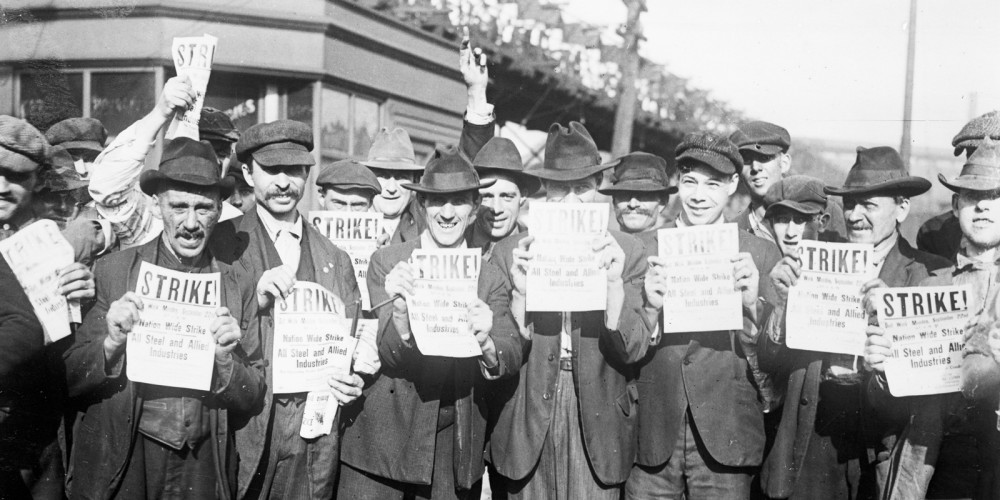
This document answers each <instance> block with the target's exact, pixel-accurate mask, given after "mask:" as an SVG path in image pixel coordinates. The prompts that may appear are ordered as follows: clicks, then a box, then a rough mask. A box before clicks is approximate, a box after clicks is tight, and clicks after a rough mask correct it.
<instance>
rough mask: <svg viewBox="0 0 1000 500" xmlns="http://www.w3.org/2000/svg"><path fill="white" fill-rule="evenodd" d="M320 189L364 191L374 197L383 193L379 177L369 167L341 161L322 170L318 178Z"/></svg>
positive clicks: (350, 161)
mask: <svg viewBox="0 0 1000 500" xmlns="http://www.w3.org/2000/svg"><path fill="white" fill-rule="evenodd" d="M316 185H317V186H319V187H320V188H337V189H363V190H365V191H370V192H371V193H372V194H373V195H376V194H379V193H381V192H382V185H381V184H379V182H378V177H375V174H373V173H372V171H371V170H369V169H368V167H366V166H364V165H362V164H360V163H358V162H356V161H354V160H340V161H337V162H333V163H330V164H327V165H323V166H322V167H321V168H320V171H319V175H318V176H317V177H316Z"/></svg>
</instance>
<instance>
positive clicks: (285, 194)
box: [243, 161, 309, 219]
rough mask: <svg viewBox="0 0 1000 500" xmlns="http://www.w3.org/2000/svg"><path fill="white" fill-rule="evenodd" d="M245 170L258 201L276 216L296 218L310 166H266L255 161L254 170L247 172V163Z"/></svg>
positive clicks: (279, 217)
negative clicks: (297, 207)
mask: <svg viewBox="0 0 1000 500" xmlns="http://www.w3.org/2000/svg"><path fill="white" fill-rule="evenodd" d="M243 171H244V173H245V174H249V177H250V178H249V179H247V183H249V184H250V185H251V186H253V192H254V196H255V197H256V198H257V203H259V204H261V205H263V206H264V208H265V209H266V210H267V211H268V212H270V213H271V215H274V216H275V218H278V219H281V217H291V218H292V219H294V216H295V205H297V204H298V203H299V199H301V198H302V193H303V188H305V185H306V177H308V175H309V167H307V166H305V165H279V166H275V167H265V166H263V165H261V164H259V163H257V162H256V161H254V162H253V172H247V166H246V165H244V166H243Z"/></svg>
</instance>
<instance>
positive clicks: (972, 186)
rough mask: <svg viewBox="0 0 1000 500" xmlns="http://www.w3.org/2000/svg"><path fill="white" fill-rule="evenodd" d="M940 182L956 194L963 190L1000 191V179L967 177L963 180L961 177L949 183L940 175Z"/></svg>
mask: <svg viewBox="0 0 1000 500" xmlns="http://www.w3.org/2000/svg"><path fill="white" fill-rule="evenodd" d="M938 182H940V183H941V184H942V185H944V187H946V188H948V189H950V190H952V191H954V192H956V193H957V192H959V191H961V190H963V189H964V190H968V191H996V190H998V189H1000V179H996V178H992V179H991V178H988V177H979V176H976V177H972V176H965V178H962V177H961V176H960V177H957V178H956V179H955V180H952V181H949V180H948V179H946V178H945V176H944V174H938Z"/></svg>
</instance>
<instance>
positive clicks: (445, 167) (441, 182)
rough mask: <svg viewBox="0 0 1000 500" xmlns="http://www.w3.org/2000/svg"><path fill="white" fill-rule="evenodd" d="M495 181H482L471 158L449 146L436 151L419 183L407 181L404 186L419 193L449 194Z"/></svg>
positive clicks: (477, 188) (476, 189) (472, 189)
mask: <svg viewBox="0 0 1000 500" xmlns="http://www.w3.org/2000/svg"><path fill="white" fill-rule="evenodd" d="M495 183H496V179H490V180H488V181H480V180H479V174H477V173H476V169H474V168H472V164H471V163H469V160H467V159H465V157H464V156H462V154H461V152H459V150H458V148H456V147H454V146H448V147H446V148H439V149H437V150H435V151H434V156H433V157H432V158H431V160H430V161H429V162H428V163H427V168H426V169H424V175H423V176H422V177H421V178H420V183H419V184H417V183H412V182H407V183H404V184H402V186H403V187H404V188H406V189H409V190H411V191H416V192H418V193H427V194H447V193H460V192H463V191H478V190H479V189H482V188H485V187H490V186H492V185H493V184H495Z"/></svg>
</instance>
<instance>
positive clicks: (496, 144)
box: [472, 137, 541, 196]
mask: <svg viewBox="0 0 1000 500" xmlns="http://www.w3.org/2000/svg"><path fill="white" fill-rule="evenodd" d="M472 166H473V167H475V169H476V172H478V173H479V177H480V178H482V177H485V176H489V175H501V176H509V177H510V178H512V179H513V180H514V183H515V184H517V187H518V189H520V190H521V196H531V195H532V194H535V193H536V192H538V190H539V189H540V188H541V181H539V180H538V178H537V177H532V176H530V175H526V174H525V173H524V163H522V162H521V153H520V152H519V151H518V150H517V146H515V145H514V141H511V140H510V139H507V138H506V137H494V138H492V139H490V140H489V141H487V142H486V144H484V145H483V147H482V149H480V150H479V153H477V154H476V157H475V158H474V159H473V160H472Z"/></svg>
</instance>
